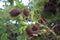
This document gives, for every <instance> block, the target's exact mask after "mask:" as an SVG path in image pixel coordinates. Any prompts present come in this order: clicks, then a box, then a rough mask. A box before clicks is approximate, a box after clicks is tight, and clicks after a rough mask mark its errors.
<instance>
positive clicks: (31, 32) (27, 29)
mask: <svg viewBox="0 0 60 40" xmlns="http://www.w3.org/2000/svg"><path fill="white" fill-rule="evenodd" d="M26 32H27V34H28V35H30V36H33V30H32V29H31V28H26Z"/></svg>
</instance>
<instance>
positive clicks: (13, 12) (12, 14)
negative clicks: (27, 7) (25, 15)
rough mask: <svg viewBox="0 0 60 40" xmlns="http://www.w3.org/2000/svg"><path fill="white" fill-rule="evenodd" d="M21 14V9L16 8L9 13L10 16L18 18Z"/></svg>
mask: <svg viewBox="0 0 60 40" xmlns="http://www.w3.org/2000/svg"><path fill="white" fill-rule="evenodd" d="M20 13H21V10H19V9H17V8H14V9H12V10H11V11H10V12H9V14H10V16H11V17H16V16H18V15H19V14H20Z"/></svg>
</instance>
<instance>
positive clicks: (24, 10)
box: [23, 8, 29, 16]
mask: <svg viewBox="0 0 60 40" xmlns="http://www.w3.org/2000/svg"><path fill="white" fill-rule="evenodd" d="M23 14H24V15H25V16H29V11H28V9H27V8H24V9H23Z"/></svg>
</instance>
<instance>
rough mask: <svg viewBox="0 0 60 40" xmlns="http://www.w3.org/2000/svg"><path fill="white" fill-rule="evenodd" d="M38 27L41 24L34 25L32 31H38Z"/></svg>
mask: <svg viewBox="0 0 60 40" xmlns="http://www.w3.org/2000/svg"><path fill="white" fill-rule="evenodd" d="M38 27H39V24H37V23H36V24H35V25H33V27H32V30H33V31H37V30H38Z"/></svg>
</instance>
